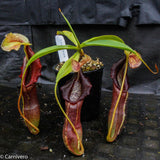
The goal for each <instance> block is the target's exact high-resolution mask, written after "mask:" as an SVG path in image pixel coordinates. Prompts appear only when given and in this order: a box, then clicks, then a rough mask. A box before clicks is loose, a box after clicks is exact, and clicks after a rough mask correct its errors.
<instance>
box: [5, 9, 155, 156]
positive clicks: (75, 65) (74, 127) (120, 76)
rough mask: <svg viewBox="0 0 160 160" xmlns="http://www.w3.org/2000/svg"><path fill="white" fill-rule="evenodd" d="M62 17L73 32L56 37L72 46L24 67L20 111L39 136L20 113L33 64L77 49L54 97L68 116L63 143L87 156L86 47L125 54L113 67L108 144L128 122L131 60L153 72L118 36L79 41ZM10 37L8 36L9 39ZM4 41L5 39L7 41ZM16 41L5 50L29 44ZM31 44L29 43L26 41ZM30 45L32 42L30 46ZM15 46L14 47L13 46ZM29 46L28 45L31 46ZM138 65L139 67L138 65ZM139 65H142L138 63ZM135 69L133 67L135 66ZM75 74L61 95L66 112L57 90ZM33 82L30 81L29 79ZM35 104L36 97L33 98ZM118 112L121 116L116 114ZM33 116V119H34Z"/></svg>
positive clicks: (38, 55)
mask: <svg viewBox="0 0 160 160" xmlns="http://www.w3.org/2000/svg"><path fill="white" fill-rule="evenodd" d="M59 11H60V13H61V15H62V16H63V18H64V19H65V21H66V23H67V24H68V26H69V28H70V31H67V30H65V31H58V32H57V34H60V35H63V36H66V37H67V38H68V39H69V40H70V41H71V42H72V43H73V44H74V45H73V44H72V45H54V46H51V47H47V48H44V49H42V50H40V51H38V52H36V53H35V54H34V55H32V56H30V57H29V58H28V59H27V61H25V65H23V66H24V67H23V72H22V80H21V89H20V95H19V98H18V108H19V112H20V114H21V116H22V117H23V118H24V120H25V122H26V124H27V126H28V128H30V129H31V130H33V131H34V132H35V133H36V134H37V133H38V132H39V130H38V128H37V124H35V123H34V122H33V121H32V120H31V119H30V116H28V115H30V114H32V113H27V114H25V112H21V110H20V102H21V100H22V102H23V103H24V102H25V100H26V99H25V98H23V96H24V88H23V85H24V81H26V85H28V82H27V80H26V79H28V78H27V76H30V77H32V74H33V72H31V74H30V75H28V70H29V69H30V70H32V69H31V67H32V66H33V64H34V63H35V62H36V61H37V60H39V58H41V57H43V56H46V55H48V54H51V53H56V52H57V51H59V50H63V49H67V50H75V53H74V54H73V55H72V56H71V57H70V58H69V59H68V60H67V61H66V62H65V63H64V64H63V66H62V67H61V68H60V70H59V72H58V74H57V76H56V83H55V88H54V94H55V98H56V101H57V103H58V106H59V107H60V109H61V111H62V113H63V114H64V116H65V121H64V126H63V133H62V136H63V141H64V144H65V146H66V147H67V148H68V150H69V151H70V152H71V153H73V154H74V155H77V156H80V155H82V154H83V153H84V147H83V144H82V141H83V140H82V136H83V131H82V124H81V120H80V113H81V107H82V105H83V101H84V99H85V97H86V96H87V95H89V94H90V89H91V87H94V86H92V84H91V83H90V82H89V80H88V79H87V78H86V77H85V76H84V75H83V72H82V70H81V67H82V66H83V65H84V64H85V63H87V62H89V61H90V60H91V57H90V56H88V55H87V54H86V53H85V52H84V48H85V47H89V46H102V47H113V48H117V49H121V50H124V53H125V55H126V58H125V59H124V60H121V61H120V62H118V63H117V64H115V65H114V66H113V67H112V73H111V75H112V79H113V86H114V87H113V99H112V106H111V111H110V113H109V120H108V124H109V125H108V126H109V129H108V135H107V141H110V142H111V141H113V140H115V138H116V137H117V135H118V134H119V131H120V129H121V128H122V125H123V122H124V119H125V112H124V110H125V102H126V100H127V95H128V86H127V80H126V74H127V68H128V61H129V62H130V65H131V66H134V64H137V60H138V63H139V62H143V63H144V64H145V65H146V67H147V68H148V69H149V70H151V69H150V68H149V67H148V65H147V64H146V63H145V62H144V61H143V59H142V57H141V56H140V54H138V53H137V52H136V51H135V50H133V49H132V48H130V47H129V46H128V45H126V44H125V43H124V41H123V40H122V39H121V38H119V37H118V36H115V35H102V36H98V37H93V38H90V39H88V40H86V41H84V42H82V43H80V42H79V40H78V38H77V36H76V34H75V32H74V30H73V28H72V26H71V25H70V23H69V21H68V20H67V18H66V17H65V16H64V14H63V13H62V11H61V10H60V9H59ZM8 36H9V35H7V36H6V39H7V38H8ZM4 42H5V40H4ZM16 42H17V40H16V39H15V40H14V41H11V42H9V41H7V43H2V49H3V50H6V51H10V50H11V49H15V48H14V47H15V46H16V45H17V43H18V44H19V43H20V44H21V45H25V46H26V44H25V43H24V42H23V41H20V42H17V43H16ZM27 43H28V42H27ZM28 45H30V43H29V44H28ZM13 46H14V47H13ZM6 47H9V48H10V50H7V49H6ZM28 47H29V46H28ZM135 66H136V65H135ZM138 66H139V64H138ZM133 68H134V67H133ZM156 70H157V71H156V72H153V71H152V72H153V73H157V72H158V68H157V66H156ZM71 72H73V73H74V74H73V78H72V79H70V80H69V81H68V82H66V84H65V85H64V86H62V87H61V92H62V95H63V98H64V100H65V108H66V110H65V111H64V109H63V107H62V105H61V103H60V101H59V97H58V94H57V87H58V84H59V82H60V80H61V79H62V78H64V77H65V76H67V75H68V74H69V73H71ZM30 79H31V78H30ZM32 98H33V100H32V101H31V102H33V101H34V98H35V97H34V96H32ZM117 113H118V114H117ZM31 117H32V116H31Z"/></svg>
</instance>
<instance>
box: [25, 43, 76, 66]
mask: <svg viewBox="0 0 160 160" xmlns="http://www.w3.org/2000/svg"><path fill="white" fill-rule="evenodd" d="M62 49H73V50H77V47H75V46H72V45H59V46H57V45H55V46H51V47H48V48H45V49H42V50H40V51H38V52H36V53H35V54H34V55H33V56H32V57H31V58H30V59H29V61H28V63H27V65H26V68H28V66H29V65H30V64H31V63H32V62H34V61H35V60H36V59H38V58H41V57H43V56H45V55H48V54H50V53H53V52H56V51H58V50H62Z"/></svg>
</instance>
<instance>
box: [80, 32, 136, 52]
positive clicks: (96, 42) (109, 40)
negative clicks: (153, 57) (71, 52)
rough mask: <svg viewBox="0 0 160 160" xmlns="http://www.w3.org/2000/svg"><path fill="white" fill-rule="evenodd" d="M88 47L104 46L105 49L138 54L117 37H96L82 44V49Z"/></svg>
mask: <svg viewBox="0 0 160 160" xmlns="http://www.w3.org/2000/svg"><path fill="white" fill-rule="evenodd" d="M88 46H104V47H113V48H118V49H122V50H127V51H130V52H133V53H135V54H136V52H135V51H134V50H133V49H132V48H130V47H129V46H128V45H126V44H125V43H124V42H123V40H121V39H120V38H118V37H117V36H107V35H106V36H100V37H94V38H91V39H89V40H87V41H84V42H83V43H81V48H83V47H88Z"/></svg>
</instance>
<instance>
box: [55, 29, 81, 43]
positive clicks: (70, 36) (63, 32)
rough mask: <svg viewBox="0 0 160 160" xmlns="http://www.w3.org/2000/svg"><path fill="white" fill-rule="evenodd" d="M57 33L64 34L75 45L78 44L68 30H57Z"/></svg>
mask: <svg viewBox="0 0 160 160" xmlns="http://www.w3.org/2000/svg"><path fill="white" fill-rule="evenodd" d="M57 34H58V35H63V36H66V37H67V38H68V39H69V40H70V41H71V42H73V43H74V44H75V45H76V46H77V45H78V43H77V41H76V39H75V37H74V35H73V33H72V32H70V31H57Z"/></svg>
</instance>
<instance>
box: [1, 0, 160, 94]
mask: <svg viewBox="0 0 160 160" xmlns="http://www.w3.org/2000/svg"><path fill="white" fill-rule="evenodd" d="M58 8H61V9H62V11H63V13H64V14H65V16H66V17H67V18H68V20H69V21H70V22H71V24H72V25H73V28H74V30H75V32H76V34H77V36H78V38H79V40H80V42H83V41H85V40H87V39H89V38H91V37H93V36H99V35H104V34H107V35H108V34H114V35H117V36H120V37H121V38H122V39H123V40H124V41H125V43H126V44H128V45H129V46H130V47H131V48H133V49H135V50H137V51H138V52H139V53H141V55H142V57H143V59H144V60H145V61H146V62H147V64H149V66H150V67H151V68H152V69H153V70H154V64H155V63H157V64H158V66H159V67H160V65H159V64H160V48H159V46H160V38H159V35H160V25H159V24H160V1H159V0H139V1H138V0H112V1H111V0H65V1H64V0H26V1H25V0H24V1H22V0H12V1H10V0H0V42H2V40H3V39H4V36H5V34H7V33H9V32H17V33H22V34H24V35H25V36H27V37H28V38H29V40H30V42H31V43H32V49H33V50H34V51H35V52H36V51H38V50H40V49H42V48H44V47H48V46H51V45H54V44H55V40H54V37H55V35H56V31H57V30H64V29H67V30H68V26H67V25H66V23H65V21H64V20H63V18H62V16H61V15H60V13H59V12H58ZM67 42H68V41H67ZM85 52H86V53H87V54H89V55H90V56H92V57H93V58H96V57H99V58H100V59H101V60H102V61H103V63H104V65H105V69H104V74H103V90H111V89H112V80H111V78H110V68H111V66H112V64H113V63H115V62H116V61H117V60H119V59H120V58H122V57H123V56H124V54H123V51H122V50H118V49H113V48H106V47H90V48H86V49H85ZM69 54H70V55H71V54H72V52H69ZM23 57H24V53H23V49H22V48H21V50H20V51H18V52H16V51H11V52H9V53H8V52H4V51H2V50H1V49H0V58H1V59H0V85H3V86H10V87H17V86H18V85H19V84H20V78H19V77H18V75H19V74H20V66H21V65H22V60H23ZM58 61H59V60H58V55H57V54H56V53H54V54H50V55H47V56H45V57H43V58H41V62H42V65H43V68H42V76H41V77H40V78H39V81H38V82H39V83H43V84H50V83H51V84H54V81H55V74H54V72H53V69H52V68H53V66H54V65H55V64H56V63H58ZM128 76H129V82H130V90H129V92H131V93H145V94H160V80H159V74H158V75H153V74H152V73H150V72H149V71H148V70H147V69H146V67H145V66H144V65H141V66H140V67H139V68H138V69H134V70H131V69H129V71H128Z"/></svg>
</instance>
